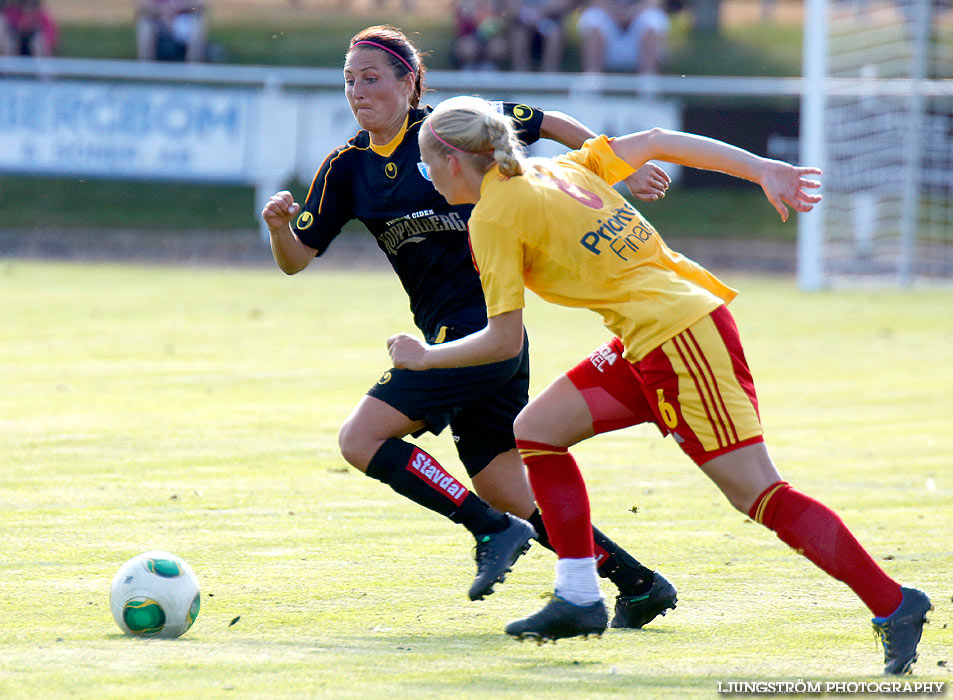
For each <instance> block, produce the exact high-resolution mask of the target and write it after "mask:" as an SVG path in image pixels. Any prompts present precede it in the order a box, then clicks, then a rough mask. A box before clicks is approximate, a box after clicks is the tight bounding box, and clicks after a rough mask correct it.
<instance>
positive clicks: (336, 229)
mask: <svg viewBox="0 0 953 700" xmlns="http://www.w3.org/2000/svg"><path fill="white" fill-rule="evenodd" d="M353 148H354V146H353V145H352V144H350V143H349V144H348V145H346V146H341V147H340V148H337V149H335V150H334V151H332V152H331V154H330V155H329V156H328V157H327V158H325V159H324V162H323V163H322V164H321V167H320V168H319V169H318V172H317V174H316V175H315V176H314V181H313V182H312V183H311V189H310V190H309V191H308V198H307V199H306V200H305V203H304V206H303V207H302V208H301V213H300V214H298V218H297V219H295V221H294V224H292V229H293V230H294V232H295V233H296V234H297V236H298V238H299V239H301V242H302V243H304V244H305V245H307V246H310V247H312V248H314V249H315V250H317V251H318V255H321V254H323V253H324V251H325V250H327V247H328V245H329V244H330V243H331V241H332V240H334V238H335V236H337V235H338V234H339V233H340V232H341V229H342V228H343V227H344V224H346V223H347V222H348V221H350V220H351V219H353V218H354V214H353V211H354V208H353V205H352V198H353V197H352V189H351V185H350V180H351V178H350V169H351V162H352V161H351V158H350V157H349V156H350V155H351V153H350V151H351V150H352V149H353Z"/></svg>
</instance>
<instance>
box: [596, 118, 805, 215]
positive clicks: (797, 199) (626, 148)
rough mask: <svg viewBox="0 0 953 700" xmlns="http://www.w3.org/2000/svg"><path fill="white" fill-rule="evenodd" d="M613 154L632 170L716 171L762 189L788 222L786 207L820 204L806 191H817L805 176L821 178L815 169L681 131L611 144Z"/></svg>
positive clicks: (659, 132)
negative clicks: (662, 166) (651, 163)
mask: <svg viewBox="0 0 953 700" xmlns="http://www.w3.org/2000/svg"><path fill="white" fill-rule="evenodd" d="M611 144H612V150H613V151H614V152H615V154H616V155H617V156H619V157H620V158H622V159H623V160H624V161H626V162H627V163H629V165H631V166H632V167H639V166H640V165H642V164H643V163H645V162H646V161H648V160H652V159H658V160H663V161H667V162H669V163H678V164H679V165H687V166H690V167H693V168H702V169H704V170H715V171H718V172H722V173H727V174H729V175H734V176H735V177H739V178H742V179H745V180H750V181H751V182H756V183H757V184H759V185H761V188H762V189H763V190H764V193H765V196H766V197H767V198H768V201H770V202H771V204H772V206H774V208H775V209H776V210H777V212H778V214H780V216H781V219H782V221H787V218H788V209H787V206H785V205H789V206H791V207H793V208H794V209H795V210H797V211H810V210H811V209H813V208H814V205H815V204H816V203H817V202H819V201H820V200H821V197H820V195H816V194H810V193H808V191H807V190H809V189H815V188H817V187H820V182H818V181H817V180H813V179H810V178H808V175H820V174H821V171H820V169H818V168H800V167H796V166H793V165H789V164H788V163H783V162H781V161H778V160H771V159H770V158H762V157H760V156H757V155H755V154H753V153H750V152H749V151H746V150H744V149H743V148H738V147H737V146H732V145H730V144H727V143H724V142H723V141H718V140H716V139H710V138H708V137H706V136H698V135H696V134H687V133H685V132H682V131H669V130H667V129H650V130H648V131H640V132H638V133H635V134H629V135H627V136H622V137H619V138H616V139H613V140H612V141H611Z"/></svg>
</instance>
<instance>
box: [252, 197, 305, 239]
mask: <svg viewBox="0 0 953 700" xmlns="http://www.w3.org/2000/svg"><path fill="white" fill-rule="evenodd" d="M300 211H301V206H300V205H299V204H298V203H297V202H296V201H295V200H294V197H292V196H291V193H290V192H289V191H288V190H282V191H281V192H278V193H277V194H273V195H271V197H270V198H269V199H268V203H267V204H266V205H265V208H264V209H262V210H261V218H263V219H264V220H265V223H266V224H268V229H269V230H271V231H277V230H280V229H283V228H286V227H287V226H288V225H289V224H291V222H292V221H293V220H294V218H295V217H296V216H297V215H298V212H300Z"/></svg>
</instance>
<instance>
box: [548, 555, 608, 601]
mask: <svg viewBox="0 0 953 700" xmlns="http://www.w3.org/2000/svg"><path fill="white" fill-rule="evenodd" d="M556 595H558V596H559V597H560V598H563V599H564V600H568V601H569V602H570V603H573V604H575V605H590V604H592V603H595V602H596V601H597V600H602V591H600V590H599V576H598V574H597V573H596V560H595V558H594V557H585V558H583V559H569V558H565V559H559V560H557V561H556Z"/></svg>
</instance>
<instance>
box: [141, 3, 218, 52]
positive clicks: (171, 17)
mask: <svg viewBox="0 0 953 700" xmlns="http://www.w3.org/2000/svg"><path fill="white" fill-rule="evenodd" d="M136 5H137V11H138V14H137V18H136V55H137V56H138V57H139V60H141V61H204V60H205V57H206V49H207V44H206V38H207V33H206V26H205V0H137V2H136Z"/></svg>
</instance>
